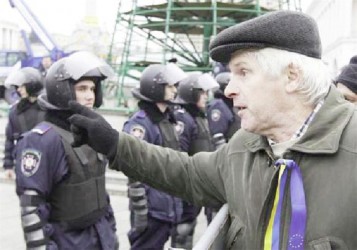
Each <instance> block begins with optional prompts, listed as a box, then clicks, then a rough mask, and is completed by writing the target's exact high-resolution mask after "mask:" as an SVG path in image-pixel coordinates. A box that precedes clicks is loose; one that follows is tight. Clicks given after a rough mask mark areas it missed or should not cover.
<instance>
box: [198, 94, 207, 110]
mask: <svg viewBox="0 0 357 250" xmlns="http://www.w3.org/2000/svg"><path fill="white" fill-rule="evenodd" d="M207 100H208V92H207V91H203V90H202V91H200V94H199V98H198V101H197V103H196V105H197V107H198V108H200V109H205V108H206V103H207Z"/></svg>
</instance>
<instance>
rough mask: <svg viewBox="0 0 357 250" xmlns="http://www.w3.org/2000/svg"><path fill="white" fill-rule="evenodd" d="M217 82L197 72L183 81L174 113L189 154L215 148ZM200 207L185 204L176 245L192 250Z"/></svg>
mask: <svg viewBox="0 0 357 250" xmlns="http://www.w3.org/2000/svg"><path fill="white" fill-rule="evenodd" d="M218 87H219V85H218V83H217V82H216V81H215V80H214V79H213V78H212V77H211V76H210V75H209V74H207V73H205V74H202V73H194V74H191V75H190V76H188V77H187V78H185V79H184V80H182V81H180V83H179V86H178V90H177V92H178V96H177V98H176V102H177V103H179V104H181V108H180V109H177V110H175V118H176V120H177V125H176V130H177V132H178V134H179V136H180V145H181V148H182V150H183V151H185V152H188V154H189V155H194V154H195V153H198V152H210V151H214V145H213V141H212V138H211V134H210V131H209V127H208V122H207V117H206V112H205V111H206V103H207V100H208V91H210V90H213V89H215V88H218ZM199 212H200V207H197V206H193V205H192V204H190V203H188V202H186V201H183V214H182V219H181V221H180V223H179V224H178V225H177V227H176V231H175V236H174V237H173V246H174V247H177V248H184V249H192V245H193V234H194V230H195V226H196V217H197V215H198V214H199Z"/></svg>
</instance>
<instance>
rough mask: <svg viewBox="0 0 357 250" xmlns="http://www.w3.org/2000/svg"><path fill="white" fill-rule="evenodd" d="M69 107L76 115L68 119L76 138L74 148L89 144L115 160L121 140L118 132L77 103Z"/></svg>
mask: <svg viewBox="0 0 357 250" xmlns="http://www.w3.org/2000/svg"><path fill="white" fill-rule="evenodd" d="M69 107H70V109H71V110H72V111H73V113H74V115H72V116H71V117H70V118H69V119H68V120H69V122H70V123H71V131H72V133H73V138H74V142H73V143H72V146H73V147H79V146H81V145H83V144H88V145H89V146H90V147H92V148H93V149H94V150H95V151H97V152H99V153H102V154H104V155H106V156H107V157H108V159H109V161H112V160H114V157H115V154H116V150H117V144H118V140H119V133H118V131H116V130H115V129H113V128H112V127H111V126H110V124H109V123H108V122H107V121H106V120H105V119H104V118H103V117H102V116H101V115H99V114H97V113H96V112H94V111H93V110H91V109H89V108H87V107H85V106H83V105H80V104H79V103H77V102H75V101H70V102H69Z"/></svg>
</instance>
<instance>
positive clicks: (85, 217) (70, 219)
mask: <svg viewBox="0 0 357 250" xmlns="http://www.w3.org/2000/svg"><path fill="white" fill-rule="evenodd" d="M72 140H73V137H72V135H71V133H70V132H69V131H66V130H64V129H62V128H60V127H57V126H55V125H53V124H51V123H47V122H43V123H40V124H39V125H37V126H36V127H35V128H34V129H32V130H31V131H30V132H28V133H26V134H25V135H24V137H23V138H21V139H20V140H19V142H18V151H17V152H18V154H17V156H16V162H17V164H16V176H17V178H16V185H17V188H16V192H17V194H18V196H19V197H20V205H21V216H22V222H23V223H22V224H23V228H24V233H25V238H26V241H27V247H28V248H31V247H36V246H41V245H46V246H47V248H46V249H102V250H104V249H107V250H110V249H117V248H118V242H117V237H116V235H115V232H116V224H115V219H114V215H113V210H112V208H111V206H110V204H109V196H108V194H107V193H106V191H105V165H106V160H105V159H104V158H103V157H102V155H98V154H97V153H96V152H95V151H94V150H93V149H91V148H89V147H88V146H86V145H84V146H82V147H80V148H72V147H71V145H70V143H71V141H72Z"/></svg>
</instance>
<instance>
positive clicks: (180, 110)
mask: <svg viewBox="0 0 357 250" xmlns="http://www.w3.org/2000/svg"><path fill="white" fill-rule="evenodd" d="M185 112H186V111H185V109H178V110H177V113H181V114H184V113H185Z"/></svg>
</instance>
